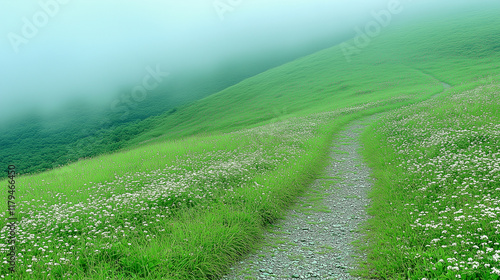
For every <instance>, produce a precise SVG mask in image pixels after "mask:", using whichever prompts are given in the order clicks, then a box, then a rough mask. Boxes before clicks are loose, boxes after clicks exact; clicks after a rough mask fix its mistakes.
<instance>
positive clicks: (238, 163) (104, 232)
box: [0, 6, 500, 279]
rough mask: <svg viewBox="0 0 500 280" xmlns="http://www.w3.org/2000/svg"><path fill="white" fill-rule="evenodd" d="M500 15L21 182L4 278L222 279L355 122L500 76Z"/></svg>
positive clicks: (333, 66)
mask: <svg viewBox="0 0 500 280" xmlns="http://www.w3.org/2000/svg"><path fill="white" fill-rule="evenodd" d="M495 7H497V6H495ZM498 12H500V9H498V8H495V9H493V8H492V9H489V10H473V11H470V12H463V11H462V12H458V11H457V12H456V13H454V14H451V15H449V16H448V18H442V17H440V16H435V17H433V16H429V17H427V18H425V19H423V20H422V19H421V20H414V21H412V22H405V23H401V24H396V23H394V24H392V25H391V26H389V27H388V28H387V29H384V31H383V32H381V34H380V35H379V36H377V37H376V38H374V39H373V40H372V42H371V43H370V45H369V46H367V47H366V48H363V49H361V51H360V53H359V54H357V55H355V56H353V57H352V59H351V61H350V62H349V61H348V60H346V57H344V54H343V52H342V49H341V47H340V46H334V47H332V48H329V49H325V50H322V51H320V52H317V53H315V54H312V55H309V56H306V57H303V58H300V59H297V60H295V61H293V62H291V63H288V64H285V65H283V66H280V67H276V68H274V69H271V70H269V71H266V72H263V73H261V74H258V75H256V76H254V77H252V78H248V79H246V80H244V81H242V82H241V83H238V84H236V85H234V86H231V87H229V88H227V89H225V90H223V91H221V92H219V93H217V94H214V95H211V96H209V97H207V98H204V99H202V100H199V101H197V102H194V103H193V104H190V105H186V106H182V107H180V108H177V109H176V110H172V111H170V112H168V113H165V114H163V115H161V116H157V117H154V118H150V119H147V120H145V121H143V122H139V123H137V124H135V125H136V127H137V129H138V131H144V132H142V133H140V134H139V136H138V137H136V138H132V139H130V140H129V141H127V142H126V144H124V145H123V147H124V148H125V149H124V150H122V151H120V152H117V153H115V154H109V155H102V156H99V157H95V158H92V159H85V160H81V161H78V162H76V163H73V164H70V165H67V166H64V167H60V168H57V169H54V170H51V171H48V172H44V173H41V174H37V175H28V176H20V177H16V178H15V181H16V182H15V184H16V202H17V208H18V213H17V218H18V220H19V223H18V235H17V240H18V247H19V253H20V254H21V255H20V256H19V259H18V270H17V272H16V273H15V275H13V276H12V275H9V276H7V277H6V278H8V277H11V279H107V278H109V279H217V278H218V277H220V276H222V275H223V274H224V273H225V272H227V270H228V269H229V267H230V266H231V264H233V263H234V262H236V261H237V260H239V259H240V258H241V257H242V256H244V255H245V254H247V253H249V252H250V251H251V250H252V249H253V248H254V247H255V245H256V244H258V242H259V238H260V237H261V234H262V232H263V230H264V229H265V227H266V226H267V225H269V224H270V223H272V222H274V221H275V220H276V219H277V218H279V217H280V215H281V213H283V210H284V209H286V207H288V206H289V205H290V203H291V202H293V201H294V199H295V198H296V197H297V195H298V194H300V193H301V191H303V190H304V189H305V188H306V187H307V186H308V184H309V183H310V182H311V181H312V179H313V178H314V176H315V175H318V173H319V172H320V170H321V168H322V166H323V165H324V164H325V160H326V155H327V150H328V147H329V145H330V143H331V141H332V139H333V138H334V137H335V135H336V133H337V132H338V131H339V130H340V129H342V127H343V126H344V125H345V124H347V123H348V122H350V121H352V120H354V119H357V118H360V117H363V116H367V115H371V114H374V113H378V112H386V111H389V110H392V109H396V108H400V107H402V106H405V105H410V104H416V103H420V102H422V101H424V100H428V99H429V98H430V97H432V96H435V95H437V94H440V93H442V92H443V89H444V88H443V84H442V83H443V82H445V83H448V84H450V85H451V86H453V87H458V86H459V85H460V84H467V85H469V84H470V83H473V81H474V80H476V79H478V78H479V77H487V76H495V75H499V74H500V69H499V67H498V65H499V62H500V56H499V54H498V45H497V44H496V43H498V42H500V37H499V36H500V18H499V17H498V16H497V15H498ZM457 30H459V32H457ZM348 43H351V44H352V42H348ZM459 88H460V87H459ZM464 88H465V87H464ZM7 183H8V182H7V181H5V180H4V181H2V182H0V184H2V185H7ZM1 215H2V217H4V219H3V220H2V221H1V222H0V226H1V227H2V228H3V229H4V230H3V231H2V232H1V233H0V236H1V238H2V240H3V241H2V242H3V245H2V249H1V250H2V252H3V253H5V254H6V253H7V249H6V244H5V241H4V240H7V235H8V232H7V231H6V230H5V229H6V224H7V218H8V217H9V213H8V212H7V211H5V212H3V213H1ZM377 258H379V259H377ZM380 258H382V257H380V255H376V256H374V257H373V259H374V260H380ZM374 264H375V265H376V264H377V263H376V261H374ZM375 268H377V267H376V266H375ZM377 269H378V270H377V271H375V272H374V274H375V275H376V276H380V277H382V278H384V277H386V278H392V277H397V276H399V275H401V274H400V271H399V270H398V269H400V268H394V269H392V270H391V271H389V272H388V271H383V269H380V268H377ZM8 273H9V272H8V265H7V264H5V263H3V264H2V266H1V269H0V275H7V274H8ZM415 275H417V274H415ZM417 276H419V277H420V276H421V275H420V274H418V275H417ZM415 279H416V278H415Z"/></svg>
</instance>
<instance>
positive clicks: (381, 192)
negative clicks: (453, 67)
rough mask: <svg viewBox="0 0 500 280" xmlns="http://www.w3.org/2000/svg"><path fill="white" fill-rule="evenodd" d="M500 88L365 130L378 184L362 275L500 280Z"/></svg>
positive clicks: (461, 95) (480, 85) (471, 87)
mask: <svg viewBox="0 0 500 280" xmlns="http://www.w3.org/2000/svg"><path fill="white" fill-rule="evenodd" d="M499 84H500V76H494V77H491V78H489V79H482V80H479V81H477V82H473V83H470V84H464V85H462V86H460V87H457V88H455V89H453V90H451V91H449V92H447V93H446V94H443V95H442V96H439V98H437V99H434V100H430V101H426V102H423V103H420V104H417V105H414V106H410V107H407V108H402V109H399V110H396V111H394V112H391V114H389V115H387V116H386V117H385V118H383V119H382V120H380V121H379V122H378V123H377V124H374V125H373V126H372V127H371V129H370V130H368V131H366V133H365V135H364V136H363V137H364V143H365V147H366V150H365V156H366V157H367V158H368V159H369V161H370V165H371V167H372V168H373V169H374V174H375V178H377V181H376V186H375V188H374V190H373V193H372V198H373V205H372V207H371V209H370V211H371V213H372V214H373V215H374V218H373V219H371V221H370V225H369V227H368V229H369V231H368V236H369V238H368V239H369V241H370V246H369V247H368V248H366V249H368V252H369V254H368V265H367V267H366V270H365V271H364V273H366V274H367V275H371V276H374V274H375V275H376V276H378V277H379V278H383V279H402V278H408V279H423V278H427V279H457V277H458V278H461V279H499V278H500V270H499V261H500V256H499V254H500V243H499V242H500V239H499V238H498V236H499V234H500V225H499V221H498V215H500V208H499V205H500V196H499V192H498V191H499V190H500V184H499V179H500V169H499V167H500V166H499V164H500V163H499V156H500V153H499V147H500V135H499V133H498V131H499V130H498V129H499V126H500V113H499V112H498V108H500V102H499V100H500V86H499ZM374 272H375V273H374Z"/></svg>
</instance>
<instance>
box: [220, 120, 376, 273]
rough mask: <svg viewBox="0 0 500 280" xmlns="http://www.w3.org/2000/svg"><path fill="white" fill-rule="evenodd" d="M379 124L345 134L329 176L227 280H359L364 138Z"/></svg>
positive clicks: (356, 126)
mask: <svg viewBox="0 0 500 280" xmlns="http://www.w3.org/2000/svg"><path fill="white" fill-rule="evenodd" d="M374 119H375V118H374V117H370V118H366V119H363V120H360V121H355V122H352V123H351V124H349V125H348V127H347V128H346V129H345V130H344V131H342V132H341V133H340V135H339V137H337V138H336V140H335V141H334V143H333V146H332V148H331V160H330V163H329V164H328V166H327V167H326V170H325V172H324V174H325V175H324V176H321V177H320V178H317V179H316V180H315V182H314V183H313V185H312V186H311V187H310V188H309V189H308V191H307V192H306V193H305V194H304V195H303V196H302V197H300V198H299V199H298V202H297V203H296V205H295V206H293V207H292V208H291V210H290V212H289V213H288V214H287V216H286V218H285V219H284V220H281V221H279V222H278V223H276V224H275V225H274V226H272V227H271V228H270V230H269V232H268V233H267V234H266V236H265V243H264V245H263V246H262V247H261V249H260V250H258V251H257V252H256V253H255V254H253V255H251V256H249V257H248V258H247V259H246V260H244V261H242V262H240V263H238V264H237V265H236V266H235V267H233V268H232V273H231V274H229V275H227V276H225V277H223V278H222V279H224V280H229V279H359V278H356V277H353V276H351V275H350V274H349V270H351V269H352V268H353V266H354V265H355V263H354V258H353V256H354V255H355V254H356V252H355V249H354V247H353V246H352V244H351V242H353V241H355V240H358V239H359V238H360V234H359V233H358V231H357V229H358V227H359V226H360V224H361V223H363V222H364V221H366V220H367V218H368V217H367V214H366V211H365V208H366V206H367V205H368V203H369V200H368V198H367V191H368V190H369V189H370V187H371V183H370V182H371V181H370V177H369V176H370V170H369V169H368V167H367V166H366V165H365V164H364V162H363V161H362V159H361V156H360V154H359V153H358V149H359V148H360V146H361V144H360V142H359V136H360V133H361V132H362V131H363V129H364V128H365V127H366V125H367V124H368V123H369V122H371V121H373V120H374Z"/></svg>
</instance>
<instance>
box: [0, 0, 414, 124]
mask: <svg viewBox="0 0 500 280" xmlns="http://www.w3.org/2000/svg"><path fill="white" fill-rule="evenodd" d="M407 1H409V0H406V1H403V0H402V1H401V3H403V4H406V2H407ZM415 1H416V0H414V1H413V2H415ZM388 2H389V0H382V1H377V0H354V1H353V0H345V1H344V0H330V1H327V0H220V1H214V0H175V1H174V0H126V1H124V0H41V1H13V0H0V34H1V39H0V120H1V119H4V120H5V118H6V116H8V115H12V112H13V111H17V112H24V111H26V110H28V108H33V107H39V108H47V109H51V108H54V107H55V106H59V105H61V104H63V102H64V101H66V100H68V98H72V97H76V96H78V97H84V98H87V99H89V100H100V101H101V102H103V103H105V102H110V101H109V100H110V99H111V96H112V95H114V94H116V90H117V88H118V87H120V85H123V84H140V83H141V81H142V79H143V77H144V76H145V75H146V73H147V70H146V69H147V67H148V66H149V67H151V68H156V67H159V68H160V69H161V71H164V72H170V73H175V71H181V70H186V69H187V70H189V69H204V68H207V69H210V67H213V65H216V64H217V63H218V62H219V61H222V60H224V59H230V58H231V57H235V56H241V55H246V54H247V55H248V54H251V53H253V52H258V51H262V50H266V49H276V48H293V47H295V46H300V45H301V44H304V43H307V42H308V41H312V40H314V39H318V38H328V37H330V36H331V37H335V36H338V34H341V33H342V31H345V30H352V29H353V27H354V26H356V25H357V24H360V23H362V22H364V21H366V20H367V17H369V16H370V12H371V11H373V10H377V9H381V8H383V7H384V6H386V5H387V3H388ZM417 2H418V1H417ZM40 3H45V4H44V5H41V4H40ZM214 4H218V5H219V6H218V7H220V8H221V9H222V10H219V12H218V11H217V10H216V8H215V7H214ZM224 8H226V9H228V8H230V9H228V10H226V12H224ZM33 27H34V28H35V29H33Z"/></svg>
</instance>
